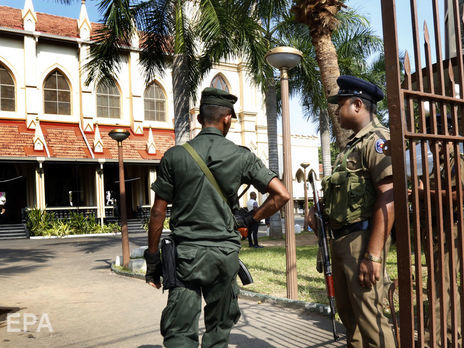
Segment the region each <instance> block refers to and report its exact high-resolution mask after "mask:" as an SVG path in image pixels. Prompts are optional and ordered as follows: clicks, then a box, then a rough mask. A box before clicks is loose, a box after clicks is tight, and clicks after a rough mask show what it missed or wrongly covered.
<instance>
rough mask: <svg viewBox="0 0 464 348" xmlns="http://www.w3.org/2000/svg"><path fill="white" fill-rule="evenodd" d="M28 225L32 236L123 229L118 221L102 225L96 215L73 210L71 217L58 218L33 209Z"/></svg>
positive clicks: (28, 214)
mask: <svg viewBox="0 0 464 348" xmlns="http://www.w3.org/2000/svg"><path fill="white" fill-rule="evenodd" d="M26 226H27V228H28V230H29V231H30V233H31V235H32V236H48V237H50V236H58V237H63V236H67V235H71V234H72V235H74V234H95V233H116V232H120V231H121V227H120V226H119V225H118V224H117V223H110V224H108V225H103V226H101V225H100V224H99V223H98V222H97V220H96V218H95V216H93V215H91V216H84V215H83V214H80V213H77V212H72V213H71V215H70V216H69V218H67V219H65V220H58V219H57V218H56V216H55V214H54V213H53V212H51V213H50V212H47V211H45V210H40V209H31V210H29V211H28V212H27V216H26Z"/></svg>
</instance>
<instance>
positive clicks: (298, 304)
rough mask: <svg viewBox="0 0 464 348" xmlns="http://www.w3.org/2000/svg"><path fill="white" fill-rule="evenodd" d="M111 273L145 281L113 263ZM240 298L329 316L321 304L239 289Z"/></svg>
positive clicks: (328, 311) (327, 307) (328, 310)
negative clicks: (117, 267)
mask: <svg viewBox="0 0 464 348" xmlns="http://www.w3.org/2000/svg"><path fill="white" fill-rule="evenodd" d="M111 271H112V272H114V273H116V274H118V275H120V276H124V277H130V278H136V279H141V280H145V276H144V275H143V274H138V273H132V272H130V271H121V270H119V269H116V268H115V267H114V262H113V263H112V264H111ZM240 297H243V298H247V299H250V300H257V301H259V302H267V303H270V304H273V305H276V306H279V307H285V308H293V309H299V310H303V311H308V312H311V313H318V314H321V315H324V316H329V315H330V307H329V306H328V305H325V304H322V303H311V302H305V301H299V300H290V299H288V298H283V297H276V296H271V295H264V294H259V293H257V292H253V291H248V290H244V289H240Z"/></svg>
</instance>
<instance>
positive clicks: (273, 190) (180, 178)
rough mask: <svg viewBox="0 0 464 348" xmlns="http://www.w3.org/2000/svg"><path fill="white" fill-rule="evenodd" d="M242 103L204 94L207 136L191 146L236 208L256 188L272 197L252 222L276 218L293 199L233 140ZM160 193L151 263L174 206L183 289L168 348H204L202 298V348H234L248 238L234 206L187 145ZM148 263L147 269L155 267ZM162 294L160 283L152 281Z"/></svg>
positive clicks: (166, 332) (169, 320)
mask: <svg viewBox="0 0 464 348" xmlns="http://www.w3.org/2000/svg"><path fill="white" fill-rule="evenodd" d="M236 101H237V98H236V97H235V96H233V95H231V94H229V93H227V92H225V91H222V90H219V89H216V88H206V89H204V90H203V92H202V95H201V102H200V114H199V115H198V121H199V122H200V123H201V125H202V130H201V132H200V133H199V134H198V135H197V136H196V137H195V138H194V139H193V140H191V141H190V142H189V144H190V145H191V146H192V147H193V149H194V150H196V152H197V153H198V155H199V156H200V157H201V158H202V159H203V161H204V162H205V163H206V165H207V166H208V167H209V169H210V170H211V172H212V174H213V175H214V177H215V179H216V180H217V182H218V184H219V186H220V188H221V190H222V192H223V194H224V196H225V197H226V198H227V200H228V202H229V206H231V207H232V208H234V207H237V208H238V204H237V203H238V199H237V191H238V189H239V187H240V186H241V185H242V184H252V185H253V186H254V187H255V188H256V189H257V190H259V191H260V192H262V193H265V192H268V193H269V197H268V199H267V200H266V201H265V202H264V203H263V205H262V206H261V207H259V208H258V209H257V210H256V211H255V212H254V214H253V213H251V214H250V217H252V218H253V219H254V220H256V221H259V220H261V219H264V218H266V217H268V216H271V215H272V214H274V213H275V212H276V211H277V210H279V209H280V208H281V207H282V206H283V205H284V204H285V203H286V202H287V201H288V199H289V198H290V197H289V194H288V192H287V190H286V188H285V186H284V185H283V184H282V183H281V182H280V181H279V179H278V178H277V176H276V174H275V173H273V172H272V171H270V170H269V169H268V168H266V167H265V166H264V165H263V163H262V162H261V160H260V159H258V158H257V157H256V156H255V155H254V154H253V153H252V152H251V151H249V150H248V149H247V148H245V147H241V146H237V145H235V144H234V143H233V142H231V141H229V140H227V139H226V138H225V136H226V134H227V132H228V131H229V128H230V126H231V122H232V118H236V116H235V112H234V108H233V105H234V103H235V102H236ZM152 189H153V190H154V191H155V193H156V199H155V203H154V205H153V208H152V210H151V216H150V223H149V236H148V239H149V249H148V255H147V256H146V259H147V261H148V260H149V259H150V256H151V255H153V254H154V253H155V252H156V251H157V249H158V244H159V240H160V235H161V231H162V228H163V222H164V219H165V215H166V206H167V204H168V203H172V210H171V219H170V228H171V231H172V236H173V237H174V240H175V243H176V249H177V250H176V251H177V260H176V273H177V277H178V279H179V280H180V282H181V283H182V284H183V286H179V287H176V288H173V289H170V290H169V297H168V303H167V306H166V308H165V309H164V311H163V314H162V317H161V334H162V335H163V336H164V344H165V346H166V347H175V348H179V347H197V346H198V319H199V317H200V312H201V297H202V295H203V298H204V300H205V303H206V306H205V307H204V317H205V326H206V331H205V334H204V336H203V339H202V347H227V345H228V339H229V334H230V330H231V329H232V326H233V324H234V323H236V322H237V320H238V319H239V317H240V310H239V308H238V301H237V296H238V292H239V289H238V286H237V283H236V276H237V272H238V269H239V262H238V252H239V249H240V234H239V233H238V232H237V231H236V230H235V228H234V219H233V217H232V213H231V210H230V208H229V207H227V205H226V203H225V202H224V200H223V199H222V198H221V196H220V195H219V193H218V192H217V191H216V190H215V188H214V187H213V185H212V184H211V183H210V181H208V179H207V177H206V176H205V174H204V173H203V172H202V170H201V169H200V167H199V166H198V165H197V163H196V162H195V160H194V159H193V158H192V157H191V156H190V154H189V153H188V152H187V151H186V149H185V148H183V147H182V146H175V147H173V148H171V149H169V150H168V151H167V152H166V153H165V155H164V157H163V159H162V160H161V163H160V167H159V170H158V177H157V180H156V181H155V183H154V184H153V185H152ZM148 266H149V265H148V262H147V269H148ZM146 279H147V282H148V283H149V284H150V285H152V286H154V287H156V288H159V287H160V284H159V278H158V279H155V278H150V274H149V272H147V276H146Z"/></svg>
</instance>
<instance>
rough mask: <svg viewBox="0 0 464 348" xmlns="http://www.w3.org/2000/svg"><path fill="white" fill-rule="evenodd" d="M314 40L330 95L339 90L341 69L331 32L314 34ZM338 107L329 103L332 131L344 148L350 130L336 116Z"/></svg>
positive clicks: (318, 60)
mask: <svg viewBox="0 0 464 348" xmlns="http://www.w3.org/2000/svg"><path fill="white" fill-rule="evenodd" d="M312 42H313V45H314V47H315V49H316V59H317V64H318V65H319V69H320V72H321V80H322V85H323V86H324V91H325V95H326V96H327V97H328V96H330V95H333V94H335V93H336V92H337V91H338V85H337V78H338V77H339V76H340V69H339V68H338V59H337V52H336V50H335V46H334V44H333V42H332V39H331V37H330V35H329V34H322V35H320V36H314V35H313V36H312ZM336 108H337V106H336V105H333V104H329V105H328V112H329V116H330V119H331V120H332V131H333V134H334V136H335V139H336V142H337V145H338V147H339V148H341V149H343V148H344V147H345V146H346V141H347V138H348V136H349V134H350V132H349V131H347V130H344V129H343V128H341V126H340V122H339V121H338V118H337V117H336V116H335V110H336Z"/></svg>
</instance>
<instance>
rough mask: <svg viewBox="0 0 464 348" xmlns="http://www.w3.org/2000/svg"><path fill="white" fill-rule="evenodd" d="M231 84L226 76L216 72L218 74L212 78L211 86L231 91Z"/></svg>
mask: <svg viewBox="0 0 464 348" xmlns="http://www.w3.org/2000/svg"><path fill="white" fill-rule="evenodd" d="M229 86H230V85H229V82H228V81H227V79H226V77H225V76H224V75H223V74H221V73H218V74H216V76H214V77H213V79H212V80H211V85H210V87H214V88H217V89H222V90H223V91H226V92H230V87H229Z"/></svg>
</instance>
